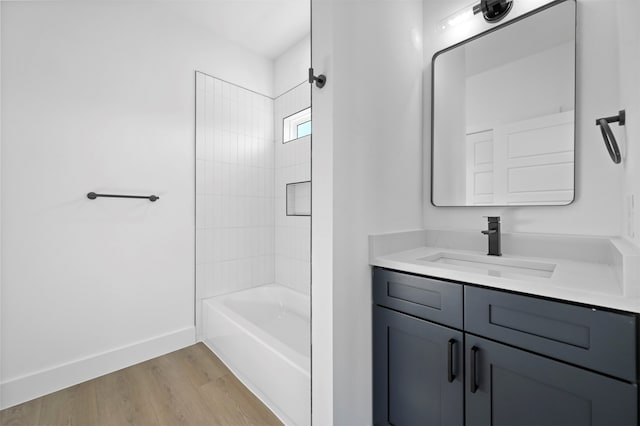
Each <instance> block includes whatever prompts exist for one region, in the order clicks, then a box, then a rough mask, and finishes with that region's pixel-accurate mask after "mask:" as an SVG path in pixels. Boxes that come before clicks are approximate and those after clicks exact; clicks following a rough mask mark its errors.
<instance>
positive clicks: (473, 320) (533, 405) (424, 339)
mask: <svg viewBox="0 0 640 426" xmlns="http://www.w3.org/2000/svg"><path fill="white" fill-rule="evenodd" d="M478 234H479V233H478ZM505 237H506V238H505V242H506V245H505V249H506V254H505V256H503V257H499V258H498V257H492V256H487V255H484V254H483V253H482V252H480V251H478V250H460V249H459V247H458V248H455V247H454V246H456V244H466V245H469V246H472V247H473V248H477V247H478V246H479V245H480V244H481V243H482V240H481V239H480V238H478V237H476V236H473V234H472V233H464V232H443V231H427V230H425V231H416V232H414V233H413V234H410V233H409V234H407V235H404V237H403V238H405V241H404V242H405V243H406V244H409V243H410V242H413V243H416V240H417V239H422V241H423V242H422V243H418V244H423V246H422V247H417V248H413V249H410V250H401V251H395V252H394V251H393V250H395V249H394V247H393V246H394V245H395V246H396V247H398V246H399V245H398V241H400V240H401V239H402V238H400V239H398V238H397V237H394V236H392V235H391V234H389V235H385V236H373V237H371V239H370V246H371V259H370V263H371V265H372V266H373V275H372V277H373V279H372V323H373V330H372V331H373V347H372V350H373V410H374V412H373V416H374V424H377V425H386V424H394V425H463V424H466V425H523V424H527V425H636V424H638V398H639V394H638V381H639V373H638V368H639V367H638V355H639V342H638V329H639V325H640V316H639V315H638V314H639V313H640V299H639V298H638V297H637V295H635V294H634V293H633V289H632V285H633V286H637V284H638V283H637V282H636V281H637V277H635V276H632V275H633V271H634V270H633V269H632V268H629V265H630V264H635V263H637V261H638V259H639V257H638V255H639V254H638V253H637V252H635V251H627V252H625V247H623V246H618V245H616V244H615V243H612V242H611V241H609V240H607V239H604V238H602V239H598V238H593V239H589V238H584V239H580V238H577V239H572V238H571V237H566V238H565V237H555V238H554V237H551V236H549V237H547V239H548V241H547V244H548V246H545V245H544V244H543V243H541V241H542V240H543V239H544V238H542V237H540V238H538V237H533V236H515V235H506V236H505ZM394 238H395V241H394ZM410 240H413V241H410ZM534 240H535V241H536V243H534V242H533V241H534ZM434 241H439V242H440V244H441V245H442V246H444V247H433V246H430V244H431V245H433V243H434ZM536 244H538V245H539V247H538V248H537V249H535V248H534V246H535V245H536ZM516 246H517V247H519V248H520V250H523V247H528V248H527V249H526V250H529V252H531V253H534V254H535V252H536V250H540V251H541V252H548V251H549V250H550V249H549V246H556V247H560V248H561V249H562V250H565V251H566V252H567V253H569V252H570V253H571V256H573V259H562V258H542V257H535V256H527V257H525V256H517V255H515V256H514V255H511V254H509V251H511V250H513V251H516V252H517V251H518V250H516V249H515V248H514V247H516ZM580 246H583V247H585V246H588V247H589V249H587V250H584V249H583V250H580V249H579V248H578V247H580ZM452 247H453V248H452ZM571 247H574V249H573V250H571V249H570V248H571ZM405 248H406V247H405ZM385 249H386V253H385ZM609 249H610V250H612V251H615V252H618V255H619V256H618V260H619V263H618V264H617V265H616V263H615V261H613V260H612V261H611V262H610V263H607V262H606V261H605V260H602V261H601V262H595V261H594V259H592V258H586V257H583V258H582V259H580V256H594V255H595V254H596V253H599V255H601V256H602V259H607V258H609V259H616V254H615V253H613V254H611V253H609V255H607V250H609ZM625 264H627V268H626V269H625V266H624V265H625ZM580 271H582V273H581V272H580ZM616 271H618V272H616ZM625 271H626V272H627V276H626V277H625V278H626V279H627V280H630V281H632V282H630V283H628V285H627V287H626V295H625V287H624V285H623V284H622V282H618V279H617V278H616V275H618V276H621V277H622V275H623V274H624V273H625ZM585 272H586V274H588V275H590V276H591V277H588V276H587V275H585ZM603 280H606V282H603ZM581 281H582V285H581V283H580V282H581ZM622 281H623V282H624V279H623V280H622ZM581 287H582V289H583V290H582V291H580V288H581Z"/></svg>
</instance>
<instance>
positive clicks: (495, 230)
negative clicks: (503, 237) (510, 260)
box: [481, 216, 502, 256]
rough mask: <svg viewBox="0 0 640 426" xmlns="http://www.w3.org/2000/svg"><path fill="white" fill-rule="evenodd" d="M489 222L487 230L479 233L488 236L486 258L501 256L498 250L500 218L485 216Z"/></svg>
mask: <svg viewBox="0 0 640 426" xmlns="http://www.w3.org/2000/svg"><path fill="white" fill-rule="evenodd" d="M486 217H487V220H488V221H489V229H487V230H486V231H481V232H482V233H483V234H484V235H488V236H489V253H487V255H488V256H502V251H501V250H500V216H486Z"/></svg>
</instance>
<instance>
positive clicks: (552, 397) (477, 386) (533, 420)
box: [465, 334, 638, 426]
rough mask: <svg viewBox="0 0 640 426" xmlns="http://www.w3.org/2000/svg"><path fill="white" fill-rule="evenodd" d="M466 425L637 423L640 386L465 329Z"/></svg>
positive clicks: (630, 424)
mask: <svg viewBox="0 0 640 426" xmlns="http://www.w3.org/2000/svg"><path fill="white" fill-rule="evenodd" d="M465 338H466V341H465V346H466V348H467V349H466V372H467V374H466V384H465V388H466V410H465V411H466V422H465V423H466V424H467V425H469V426H481V425H487V426H489V425H509V426H525V425H528V426H546V425H548V426H551V425H567V426H568V425H600V426H614V425H625V426H634V425H637V424H638V418H637V404H638V393H637V387H636V386H635V385H633V384H630V383H627V382H624V381H620V380H616V379H612V378H609V377H606V376H603V375H601V374H596V373H593V372H590V371H587V370H584V369H582V368H578V367H574V366H571V365H568V364H565V363H562V362H558V361H555V360H552V359H549V358H546V357H542V356H539V355H535V354H532V353H530V352H527V351H523V350H519V349H515V348H512V347H509V346H506V345H503V344H500V343H496V342H492V341H490V340H487V339H483V338H481V337H476V336H473V335H471V334H465Z"/></svg>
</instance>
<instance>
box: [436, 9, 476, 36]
mask: <svg viewBox="0 0 640 426" xmlns="http://www.w3.org/2000/svg"><path fill="white" fill-rule="evenodd" d="M471 18H473V5H469V6H466V7H464V8H463V9H460V10H458V11H456V12H454V13H452V14H451V15H449V16H447V17H446V18H444V19H443V20H442V21H440V28H441V29H443V30H446V29H447V28H451V27H455V26H456V25H460V24H462V23H463V22H466V21H468V20H469V19H471Z"/></svg>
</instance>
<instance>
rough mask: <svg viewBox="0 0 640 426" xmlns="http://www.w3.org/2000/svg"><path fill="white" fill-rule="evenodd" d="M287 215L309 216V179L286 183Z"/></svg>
mask: <svg viewBox="0 0 640 426" xmlns="http://www.w3.org/2000/svg"><path fill="white" fill-rule="evenodd" d="M287 216H311V181H306V182H295V183H288V184H287Z"/></svg>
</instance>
